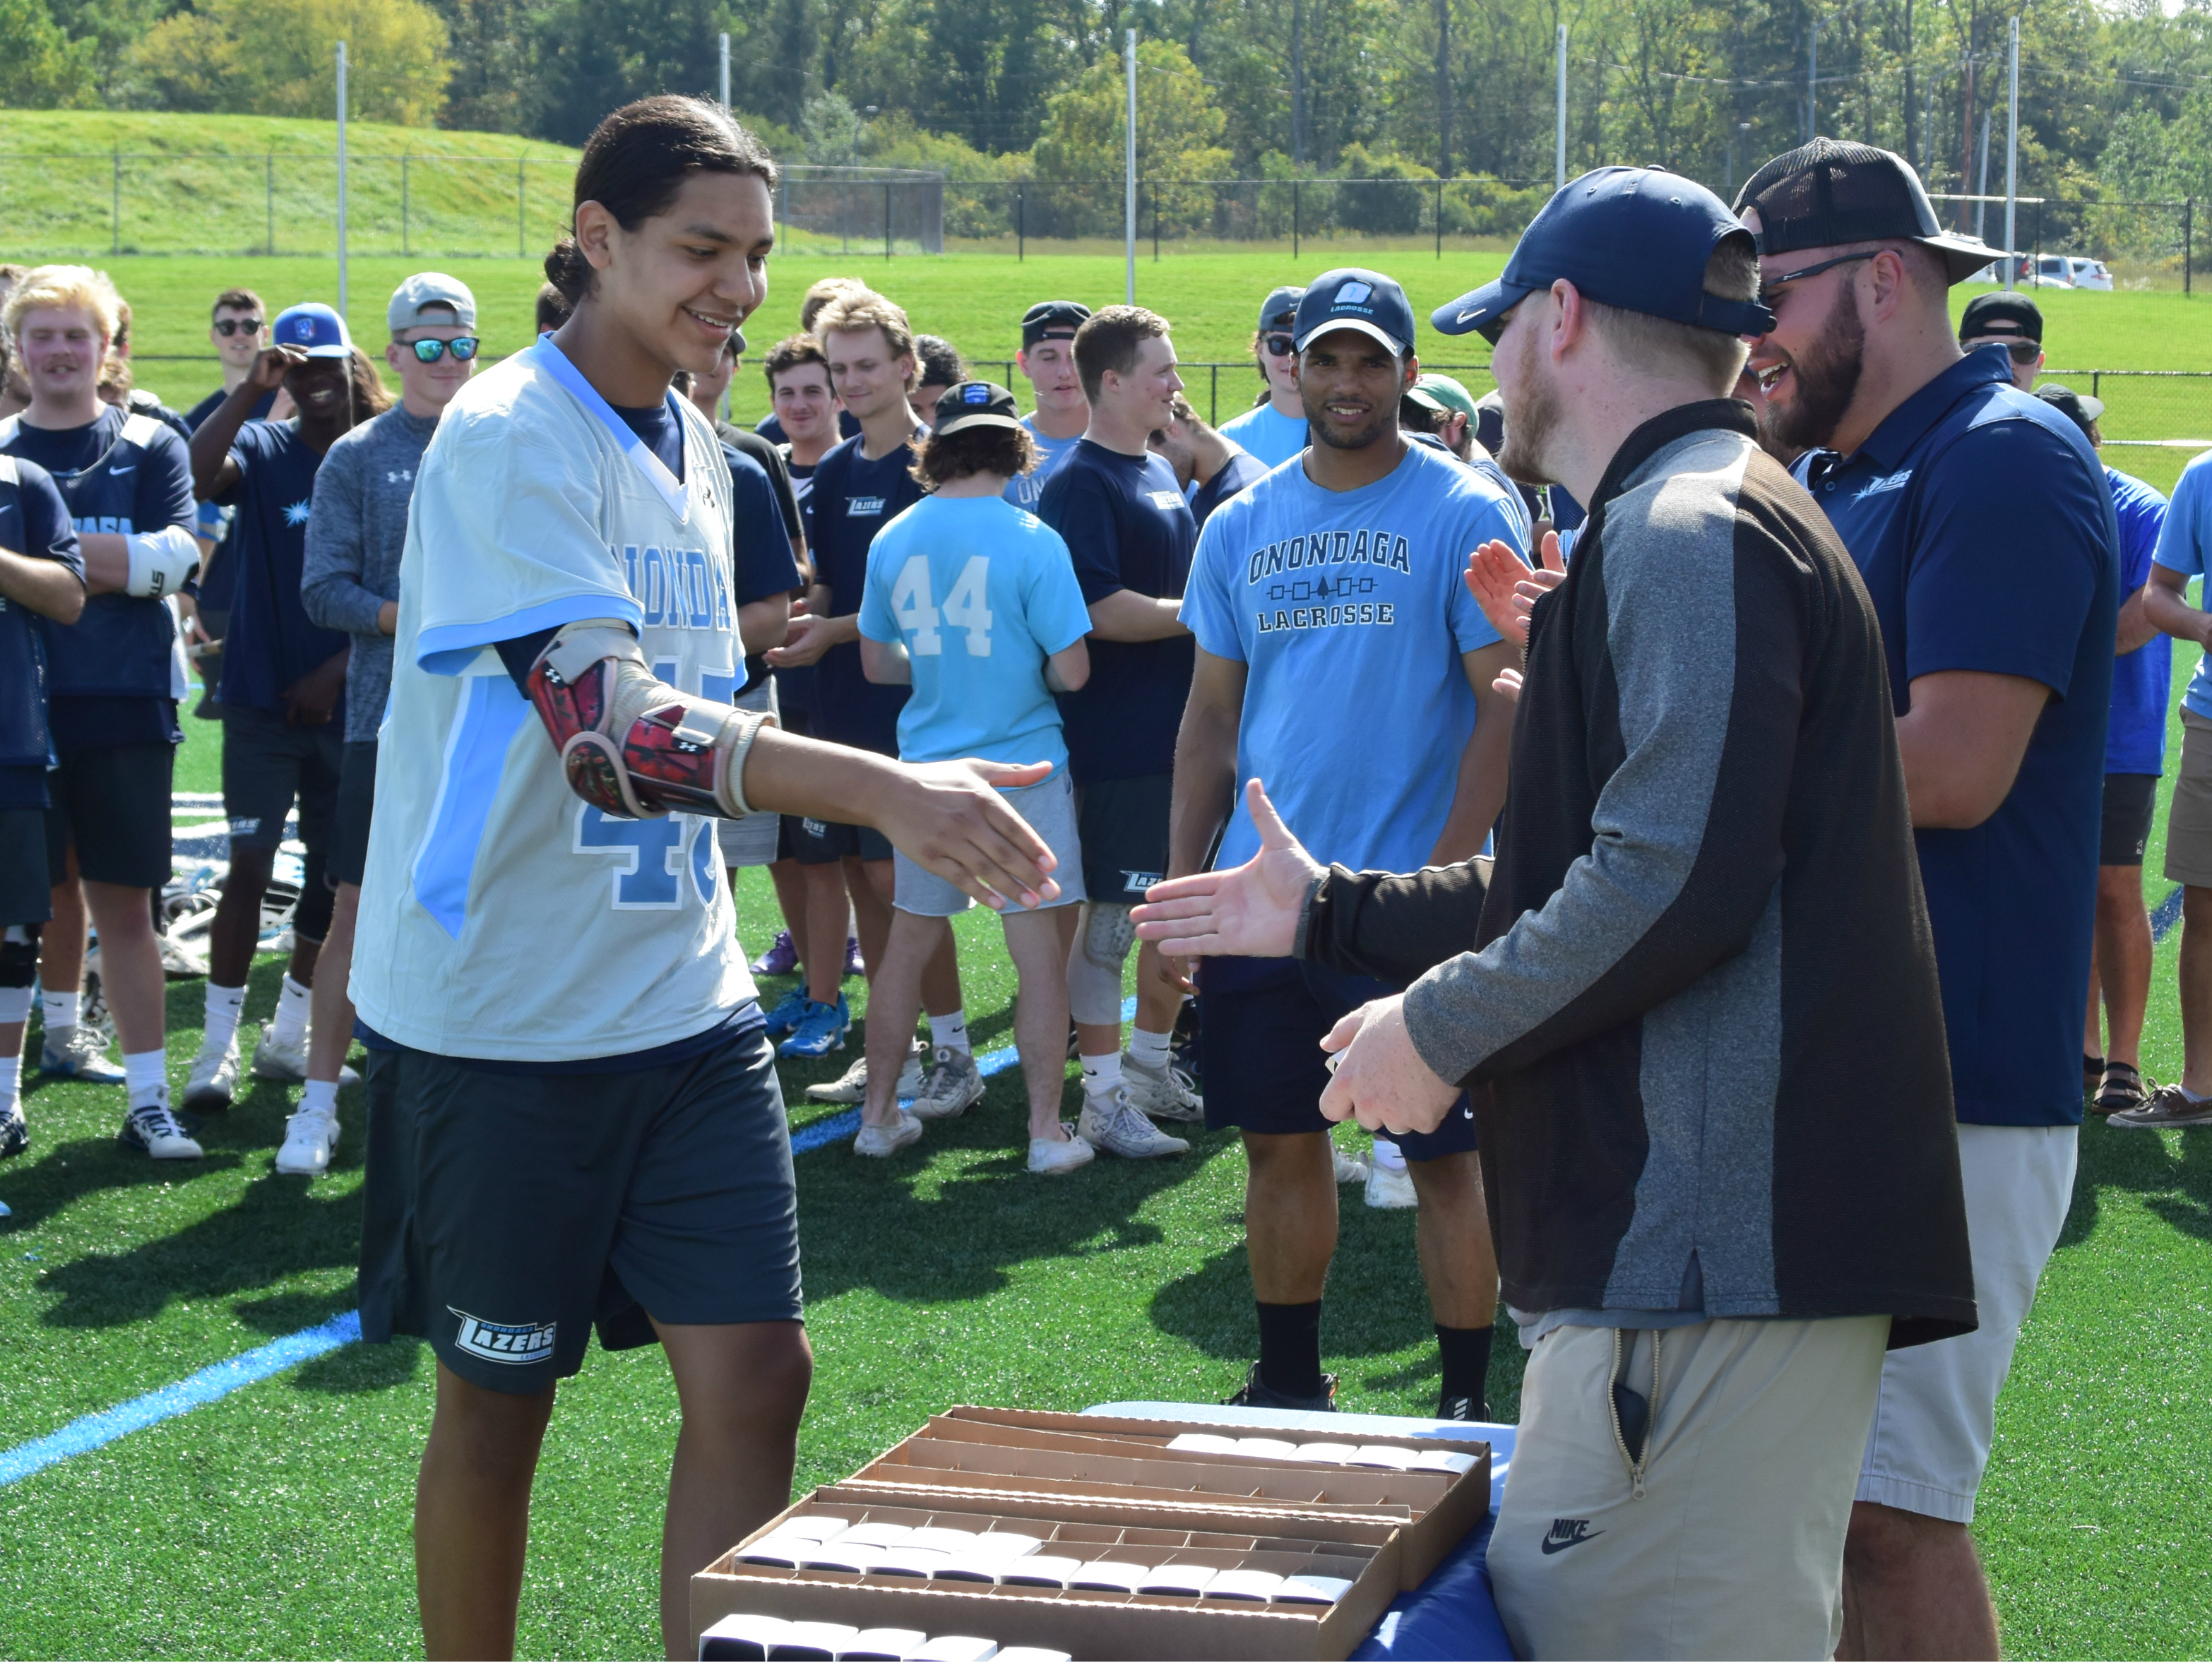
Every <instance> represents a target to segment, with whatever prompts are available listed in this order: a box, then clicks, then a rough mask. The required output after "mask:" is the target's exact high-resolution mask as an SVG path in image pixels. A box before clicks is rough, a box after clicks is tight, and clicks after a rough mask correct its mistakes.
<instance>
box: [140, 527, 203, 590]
mask: <svg viewBox="0 0 2212 1663" xmlns="http://www.w3.org/2000/svg"><path fill="white" fill-rule="evenodd" d="M123 547H124V549H125V552H126V553H127V554H128V555H130V558H131V575H130V577H129V578H128V579H127V580H125V583H124V585H123V592H124V593H125V594H126V595H142V596H143V595H167V594H173V593H174V592H176V591H177V590H179V589H181V588H182V587H184V583H185V579H186V578H188V577H190V576H191V574H192V568H193V567H196V566H197V565H198V564H199V563H200V545H199V544H198V543H196V542H194V541H193V540H192V534H191V532H190V531H186V530H185V528H184V527H183V526H181V525H164V526H163V527H162V528H161V530H160V531H133V532H131V534H130V535H128V536H127V537H125V538H124V539H123Z"/></svg>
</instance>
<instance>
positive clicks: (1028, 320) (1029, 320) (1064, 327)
mask: <svg viewBox="0 0 2212 1663" xmlns="http://www.w3.org/2000/svg"><path fill="white" fill-rule="evenodd" d="M1090 315H1091V308H1090V307H1087V306H1085V305H1084V304H1083V302H1082V301H1080V300H1039V301H1038V302H1037V303H1036V305H1035V306H1033V307H1030V309H1029V310H1028V311H1027V312H1024V313H1022V350H1023V351H1024V352H1026V351H1028V350H1029V349H1030V348H1031V347H1033V346H1035V345H1036V343H1038V342H1039V341H1050V340H1055V339H1057V340H1063V341H1065V340H1071V339H1073V337H1074V335H1075V331H1077V330H1079V329H1080V328H1082V327H1083V323H1084V320H1085V319H1087V318H1088V317H1090Z"/></svg>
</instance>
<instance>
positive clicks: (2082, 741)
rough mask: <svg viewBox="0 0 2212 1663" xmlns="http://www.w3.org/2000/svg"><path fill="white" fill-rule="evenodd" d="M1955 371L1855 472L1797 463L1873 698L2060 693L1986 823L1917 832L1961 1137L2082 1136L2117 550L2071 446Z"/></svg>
mask: <svg viewBox="0 0 2212 1663" xmlns="http://www.w3.org/2000/svg"><path fill="white" fill-rule="evenodd" d="M2010 371H2011V366H2010V365H2009V364H2008V361H2006V359H2005V356H2004V355H2003V354H2002V353H1998V352H1970V353H1968V354H1967V355H1966V356H1965V357H1964V358H1962V359H1961V360H1960V361H1959V362H1957V363H1956V364H1954V365H1953V366H1952V367H1950V368H1948V369H1947V370H1945V371H1944V372H1943V373H1942V374H1941V375H1938V376H1937V377H1936V379H1934V380H1932V381H1930V382H1929V384H1928V385H1926V386H1924V387H1923V388H1921V389H1920V391H1917V392H1916V393H1914V394H1913V395H1912V396H1911V398H1907V399H1906V400H1905V402H1904V403H1903V404H1899V406H1898V407H1897V408H1896V409H1895V410H1893V411H1891V412H1890V414H1889V416H1887V418H1886V419H1885V420H1884V421H1883V422H1882V423H1881V426H1880V427H1878V428H1875V430H1874V433H1873V434H1872V435H1871V436H1870V437H1869V439H1868V440H1867V441H1866V443H1865V444H1863V446H1860V447H1859V449H1858V451H1857V453H1856V454H1855V455H1852V456H1849V457H1838V456H1836V455H1835V454H1833V453H1832V452H1814V453H1813V454H1812V455H1810V456H1808V457H1807V458H1803V459H1802V460H1801V462H1800V463H1799V464H1798V475H1799V477H1801V478H1802V479H1804V480H1805V481H1806V483H1807V484H1808V488H1809V489H1811V491H1812V493H1813V500H1814V501H1816V502H1818V503H1819V504H1820V507H1821V509H1822V510H1823V511H1824V512H1825V513H1826V514H1827V516H1828V519H1830V521H1832V523H1833V524H1834V525H1835V528H1836V531H1837V532H1838V534H1839V535H1840V536H1841V537H1842V538H1843V540H1844V547H1845V548H1846V549H1849V550H1850V555H1851V559H1852V561H1854V563H1856V564H1857V567H1858V568H1859V572H1860V574H1861V575H1862V576H1863V578H1864V579H1865V580H1866V586H1867V592H1868V594H1869V596H1870V597H1872V598H1873V601H1874V606H1875V616H1877V617H1878V618H1879V619H1880V621H1881V639H1882V650H1883V652H1884V654H1885V656H1886V657H1887V659H1888V660H1889V690H1890V697H1891V699H1892V700H1893V701H1894V702H1895V704H1896V707H1897V711H1898V713H1899V715H1903V714H1904V713H1905V712H1906V711H1907V710H1909V709H1910V708H1911V703H1912V694H1911V687H1912V682H1913V679H1914V678H1915V677H1920V676H1927V675H1931V674H1935V673H1936V672H1938V671H1948V670H1972V671H1985V672H1988V673H1990V674H1994V675H2000V676H2021V677H2027V678H2028V679H2030V680H2033V681H2038V682H2041V683H2043V684H2044V685H2045V687H2047V688H2049V689H2051V691H2052V692H2053V693H2054V694H2055V695H2057V696H2056V697H2055V698H2054V699H2052V700H2051V702H2050V703H2049V704H2048V705H2047V706H2046V707H2045V709H2044V712H2043V714H2042V716H2041V718H2040V719H2039V720H2038V721H2037V723H2036V725H2035V731H2034V734H2033V737H2031V738H2030V740H2029V741H2028V746H2027V755H2026V756H2023V757H2022V758H2021V765H2020V774H2019V777H2018V778H2017V779H2016V780H2015V781H2014V784H2013V788H2012V791H2011V793H2010V794H2009V795H2008V796H2007V797H2006V798H2005V800H2004V802H2003V803H2002V804H2000V805H1999V807H1998V809H1997V811H1996V813H1995V814H1993V815H1991V816H1990V817H1989V818H1988V819H1987V820H1985V821H1984V822H1982V823H1981V824H1980V825H1978V826H1975V827H1972V828H1969V829H1965V830H1959V829H1939V828H1921V829H1918V830H1916V831H1915V832H1914V833H1913V841H1914V843H1915V844H1916V845H1917V847H1918V850H1919V854H1920V880H1921V884H1922V887H1923V889H1925V890H1926V892H1927V896H1928V917H1929V923H1930V924H1931V925H1932V926H1934V931H1935V937H1936V969H1937V971H1938V972H1939V973H1940V974H1941V975H1942V983H1943V1022H1944V1026H1945V1028H1946V1029H1947V1031H1948V1035H1949V1038H1950V1049H1951V1083H1952V1089H1953V1091H1954V1094H1955V1101H1956V1102H1957V1105H1958V1114H1959V1119H1960V1120H1962V1121H1966V1122H1967V1123H1968V1124H1970V1125H1980V1126H2073V1125H2078V1124H2080V1122H2081V1075H2080V1073H2079V1071H2078V1068H2079V1062H2078V1059H2079V1055H2080V1052H2081V1011H2082V1008H2083V1006H2084V1005H2085V1004H2087V1000H2088V995H2089V943H2090V928H2091V924H2092V920H2093V912H2094V906H2095V900H2096V889H2097V846H2098V841H2099V832H2100V827H2101V825H2102V822H2103V802H2104V784H2105V737H2106V720H2107V718H2108V716H2109V715H2110V713H2111V707H2112V641H2113V634H2114V630H2115V628H2117V624H2118V613H2119V604H2120V561H2119V549H2118V543H2119V531H2118V526H2117V525H2116V524H2115V523H2114V519H2113V515H2112V493H2111V492H2110V490H2109V489H2107V488H2106V484H2105V474H2104V466H2103V464H2101V463H2100V462H2099V461H2098V460H2097V454H2096V452H2094V451H2093V450H2092V449H2091V448H2090V446H2089V441H2088V440H2087V437H2086V436H2084V435H2083V434H2082V432H2081V428H2077V427H2075V425H2074V423H2073V422H2071V421H2069V420H2068V419H2067V418H2066V417H2065V416H2063V415H2061V414H2060V413H2059V412H2058V411H2057V410H2054V409H2052V408H2051V405H2049V404H2045V403H2044V402H2043V401H2042V400H2041V399H2039V398H2029V397H2028V396H2027V394H2026V393H2024V392H2021V391H2019V389H2017V388H2016V387H2015V386H2014V385H2012V382H2011V374H2010Z"/></svg>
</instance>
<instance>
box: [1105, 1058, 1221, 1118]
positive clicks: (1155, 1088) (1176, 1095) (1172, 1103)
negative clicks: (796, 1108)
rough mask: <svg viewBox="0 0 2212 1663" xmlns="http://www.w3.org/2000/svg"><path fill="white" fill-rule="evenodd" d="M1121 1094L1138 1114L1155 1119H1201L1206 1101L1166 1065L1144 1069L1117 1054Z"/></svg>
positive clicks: (1184, 1076) (1183, 1075)
mask: <svg viewBox="0 0 2212 1663" xmlns="http://www.w3.org/2000/svg"><path fill="white" fill-rule="evenodd" d="M1121 1093H1122V1095H1123V1096H1126V1097H1127V1098H1128V1100H1129V1101H1130V1102H1132V1103H1133V1104H1135V1105H1136V1107H1137V1108H1138V1110H1139V1113H1141V1114H1149V1115H1151V1116H1152V1118H1153V1119H1154V1120H1204V1119H1205V1118H1206V1100H1205V1099H1204V1098H1203V1097H1201V1096H1199V1095H1198V1093H1197V1092H1196V1091H1194V1090H1193V1089H1191V1083H1190V1076H1189V1075H1188V1074H1186V1073H1184V1072H1183V1071H1182V1070H1181V1069H1179V1068H1177V1067H1176V1065H1174V1064H1173V1063H1168V1064H1166V1065H1163V1066H1162V1067H1160V1068H1158V1069H1152V1068H1147V1067H1146V1066H1145V1065H1144V1064H1142V1063H1140V1062H1139V1061H1138V1060H1137V1059H1135V1058H1133V1057H1132V1056H1131V1055H1130V1054H1129V1053H1127V1052H1126V1051H1124V1052H1123V1053H1121Z"/></svg>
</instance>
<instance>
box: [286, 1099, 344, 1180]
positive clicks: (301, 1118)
mask: <svg viewBox="0 0 2212 1663" xmlns="http://www.w3.org/2000/svg"><path fill="white" fill-rule="evenodd" d="M337 1152H338V1117H337V1115H335V1114H331V1112H330V1110H328V1109H327V1108H303V1109H301V1111H300V1112H299V1113H298V1114H295V1115H293V1116H291V1117H290V1118H289V1120H286V1121H285V1122H284V1146H283V1148H282V1149H280V1150H277V1151H276V1170H277V1171H279V1172H281V1173H283V1174H285V1175H286V1176H288V1177H292V1178H319V1177H321V1176H322V1175H323V1174H325V1173H326V1172H328V1171H329V1170H330V1169H331V1156H333V1155H336V1154H337Z"/></svg>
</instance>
